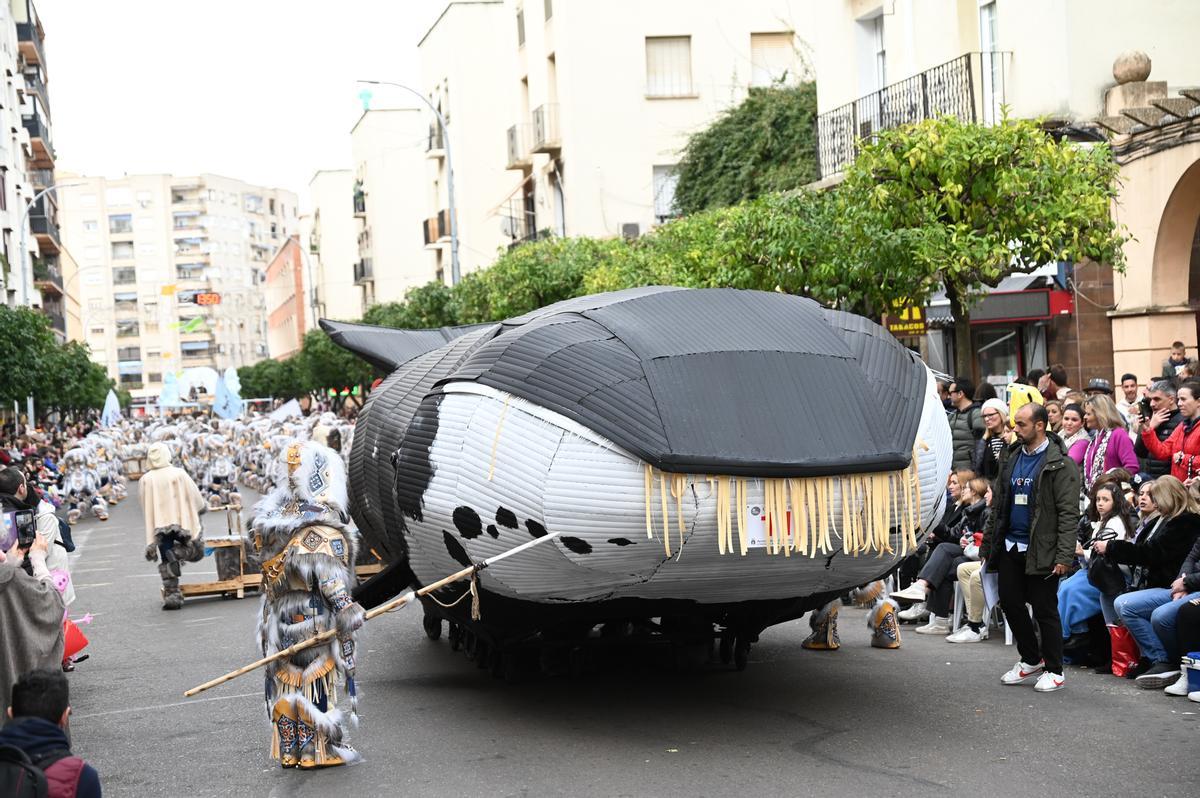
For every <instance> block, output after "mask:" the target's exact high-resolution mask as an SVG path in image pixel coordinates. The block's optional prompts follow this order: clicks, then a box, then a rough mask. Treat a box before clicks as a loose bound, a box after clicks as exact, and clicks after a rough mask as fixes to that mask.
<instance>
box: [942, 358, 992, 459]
mask: <svg viewBox="0 0 1200 798" xmlns="http://www.w3.org/2000/svg"><path fill="white" fill-rule="evenodd" d="M974 391H975V386H974V385H972V384H971V381H970V380H965V379H963V378H961V377H955V378H954V382H952V383H950V401H951V403H952V404H953V405H954V409H952V410H951V411H950V412H949V414H948V415H947V420H948V421H949V422H950V435H951V439H952V441H953V445H954V455H953V457H952V458H951V463H952V467H953V468H954V470H955V471H958V470H960V469H968V468H970V467H971V461H972V460H973V459H974V458H975V441H977V440H979V439H980V438H982V437H983V414H982V413H981V412H980V411H979V408H978V407H976V406H975V403H974V402H973V401H971V396H972V394H973V393H974Z"/></svg>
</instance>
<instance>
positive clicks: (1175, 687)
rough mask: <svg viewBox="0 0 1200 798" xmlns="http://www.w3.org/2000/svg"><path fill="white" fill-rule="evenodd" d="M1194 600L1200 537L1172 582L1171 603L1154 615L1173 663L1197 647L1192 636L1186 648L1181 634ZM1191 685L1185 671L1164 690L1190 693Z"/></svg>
mask: <svg viewBox="0 0 1200 798" xmlns="http://www.w3.org/2000/svg"><path fill="white" fill-rule="evenodd" d="M1193 602H1200V538H1197V540H1196V542H1195V544H1193V545H1192V550H1191V552H1190V553H1189V554H1188V556H1187V559H1186V560H1184V561H1183V567H1182V568H1180V569H1179V578H1178V579H1176V580H1175V581H1174V582H1172V583H1171V603H1170V604H1165V605H1163V606H1162V607H1159V608H1158V609H1157V610H1155V611H1154V612H1153V614H1151V616H1150V623H1151V625H1152V626H1153V627H1154V632H1155V633H1156V634H1157V635H1158V639H1159V640H1160V641H1161V642H1162V644H1163V647H1164V648H1165V649H1166V650H1167V655H1168V656H1169V657H1171V660H1170V661H1171V662H1178V661H1179V660H1180V658H1181V657H1182V656H1183V655H1185V654H1187V653H1189V652H1192V651H1196V650H1197V649H1195V648H1192V647H1191V643H1192V641H1191V640H1190V639H1189V640H1187V641H1186V642H1187V643H1188V645H1189V647H1187V648H1184V646H1183V642H1185V641H1183V640H1182V639H1181V638H1180V636H1179V628H1180V621H1179V619H1180V615H1181V613H1182V611H1183V609H1184V607H1187V606H1190V605H1192V604H1193ZM1187 684H1188V677H1187V672H1186V671H1183V672H1181V673H1180V675H1179V678H1178V679H1176V681H1175V683H1174V684H1172V685H1170V686H1169V687H1167V688H1166V689H1165V690H1164V692H1165V693H1167V695H1187V693H1188V689H1187Z"/></svg>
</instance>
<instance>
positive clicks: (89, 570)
mask: <svg viewBox="0 0 1200 798" xmlns="http://www.w3.org/2000/svg"><path fill="white" fill-rule="evenodd" d="M111 570H112V569H111V568H76V569H75V570H74V571H72V572H71V573H75V574H90V573H92V572H93V571H111Z"/></svg>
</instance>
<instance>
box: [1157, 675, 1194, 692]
mask: <svg viewBox="0 0 1200 798" xmlns="http://www.w3.org/2000/svg"><path fill="white" fill-rule="evenodd" d="M1163 692H1164V693H1166V694H1167V695H1187V694H1188V677H1187V674H1186V673H1181V674H1179V678H1178V679H1176V680H1175V683H1174V684H1171V685H1168V686H1166V687H1164V688H1163Z"/></svg>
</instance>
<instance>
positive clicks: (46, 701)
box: [0, 668, 100, 798]
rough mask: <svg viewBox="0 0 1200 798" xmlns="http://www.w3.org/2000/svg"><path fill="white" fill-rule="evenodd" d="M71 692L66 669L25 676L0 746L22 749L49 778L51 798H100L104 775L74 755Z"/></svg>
mask: <svg viewBox="0 0 1200 798" xmlns="http://www.w3.org/2000/svg"><path fill="white" fill-rule="evenodd" d="M69 691H70V687H69V686H68V684H67V677H66V676H63V674H62V671H57V670H52V669H50V668H46V669H43V670H34V671H30V672H29V673H26V674H24V675H23V676H21V678H20V679H18V680H17V683H16V684H14V685H12V706H10V707H9V708H8V718H9V720H8V722H7V723H6V724H5V725H4V728H3V729H0V745H11V746H13V747H14V748H19V749H21V751H23V752H25V756H27V757H29V759H30V761H31V762H32V763H33V765H34V766H35V767H37V768H38V769H39V770H41V771H42V772H43V773H45V774H46V782H47V785H48V787H49V792H48V795H49V796H50V798H59V796H77V798H100V775H99V774H98V773H97V772H96V769H95V768H94V767H92V766H91V765H89V764H88V763H86V762H84V761H83V760H82V759H80V758H79V757H77V756H75V755H74V754H72V753H71V739H70V728H71V726H70V720H69V719H70V717H71V702H70V694H69Z"/></svg>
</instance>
